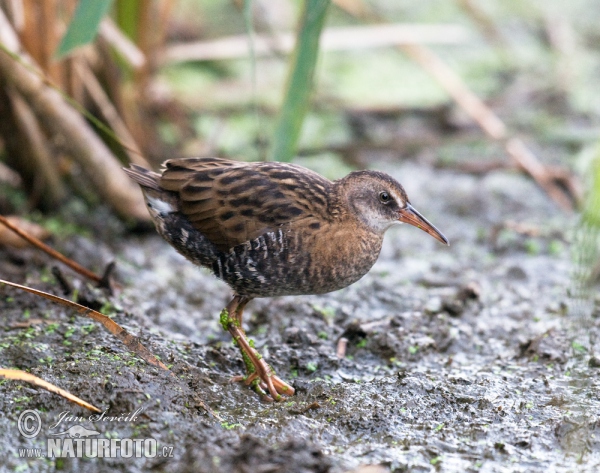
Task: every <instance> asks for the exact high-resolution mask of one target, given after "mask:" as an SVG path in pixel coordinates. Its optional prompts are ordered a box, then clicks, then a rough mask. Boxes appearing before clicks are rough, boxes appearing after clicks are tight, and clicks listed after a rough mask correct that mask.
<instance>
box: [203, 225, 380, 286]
mask: <svg viewBox="0 0 600 473" xmlns="http://www.w3.org/2000/svg"><path fill="white" fill-rule="evenodd" d="M381 243H382V238H381V237H380V236H379V235H375V234H372V233H370V232H359V231H355V230H354V229H347V228H343V227H340V228H337V227H335V226H333V225H322V226H321V227H320V228H319V231H314V229H313V231H303V230H302V229H300V230H298V229H296V228H293V227H291V226H290V227H287V228H286V227H285V226H283V227H280V228H279V229H278V230H277V231H273V232H268V233H265V234H264V235H261V236H259V237H258V238H256V239H254V240H251V241H248V242H245V243H243V244H241V245H237V246H236V247H234V248H232V249H231V250H230V251H229V252H227V253H224V254H223V255H222V256H221V257H220V258H218V259H217V260H216V261H215V263H214V264H213V271H214V273H215V275H216V276H217V277H219V278H221V279H223V280H225V281H226V282H227V283H228V284H229V285H230V286H231V287H232V288H233V289H234V290H235V291H236V292H238V293H239V294H243V295H248V296H253V297H270V296H281V295H301V294H323V293H326V292H331V291H335V290H337V289H341V288H344V287H346V286H348V285H350V284H352V283H353V282H355V281H357V280H358V279H360V278H361V277H362V276H363V275H364V274H366V273H367V272H368V271H369V269H371V267H372V266H373V264H374V263H375V261H376V260H377V257H378V255H379V252H380V250H381Z"/></svg>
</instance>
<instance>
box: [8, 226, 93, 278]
mask: <svg viewBox="0 0 600 473" xmlns="http://www.w3.org/2000/svg"><path fill="white" fill-rule="evenodd" d="M0 223H1V224H3V225H5V226H6V227H7V228H9V229H10V230H12V231H13V232H15V233H16V234H17V235H19V236H20V237H21V238H23V239H24V240H26V241H28V242H29V243H31V244H32V245H33V246H35V247H36V248H39V249H40V250H42V251H43V252H45V253H47V254H48V255H50V256H51V257H52V258H54V259H56V260H58V261H60V262H61V263H63V264H65V265H67V266H68V267H69V268H71V269H72V270H73V271H75V272H76V273H79V274H81V275H82V276H84V277H86V278H88V279H91V280H92V281H95V282H97V283H99V282H100V281H101V280H102V276H98V275H97V274H95V273H92V272H91V271H90V270H89V269H86V268H84V267H83V266H81V265H80V264H78V263H76V262H75V261H73V260H72V259H69V258H67V257H66V256H65V255H63V254H61V253H59V252H58V251H56V250H55V249H53V248H51V247H49V246H48V245H46V244H45V243H44V242H43V241H41V240H39V239H38V238H36V237H34V236H32V235H30V234H29V233H27V232H25V231H23V230H22V229H20V228H19V227H17V226H16V225H13V224H12V223H11V222H10V220H8V219H7V218H6V217H5V216H4V215H0Z"/></svg>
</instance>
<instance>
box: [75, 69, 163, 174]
mask: <svg viewBox="0 0 600 473" xmlns="http://www.w3.org/2000/svg"><path fill="white" fill-rule="evenodd" d="M75 70H76V71H77V73H78V74H79V77H80V78H81V82H82V83H83V84H84V87H85V88H86V90H87V91H88V93H89V94H90V97H91V98H92V100H93V101H94V102H95V103H96V105H97V106H98V108H99V109H100V112H101V113H102V115H103V116H104V118H105V119H106V121H107V122H108V123H109V124H110V126H111V128H112V129H113V131H114V132H115V134H116V135H117V138H118V141H119V144H120V145H121V146H122V147H123V149H124V150H125V152H126V153H127V156H128V157H129V161H130V162H132V163H135V164H139V165H140V166H144V167H146V168H151V167H152V166H151V165H150V164H149V163H148V161H146V160H145V159H144V157H143V155H142V150H141V149H140V147H139V146H138V144H137V143H136V142H135V139H134V138H133V136H132V135H131V133H130V132H129V129H128V128H127V125H126V124H125V122H124V121H123V119H122V118H121V117H120V115H119V112H118V111H117V109H116V108H115V106H114V104H113V103H112V102H111V101H110V98H109V97H108V95H107V94H106V92H105V91H104V89H103V88H102V85H101V84H100V82H99V81H98V79H97V78H96V76H95V75H94V72H93V71H92V69H91V68H90V66H89V65H88V64H87V63H86V62H83V61H81V62H79V63H78V64H76V65H75Z"/></svg>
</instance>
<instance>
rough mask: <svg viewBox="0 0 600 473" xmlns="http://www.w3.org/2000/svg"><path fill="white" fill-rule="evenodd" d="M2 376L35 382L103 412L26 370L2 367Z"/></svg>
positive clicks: (70, 399) (78, 403)
mask: <svg viewBox="0 0 600 473" xmlns="http://www.w3.org/2000/svg"><path fill="white" fill-rule="evenodd" d="M0 376H1V377H2V378H4V379H12V380H14V381H25V382H27V383H30V384H33V385H34V386H38V387H40V388H43V389H45V390H46V391H49V392H51V393H54V394H58V395H59V396H62V397H64V398H65V399H67V400H69V401H71V402H74V403H75V404H77V405H79V406H81V407H85V408H86V409H89V410H90V411H94V412H102V411H101V410H100V409H98V408H97V407H96V406H93V405H91V404H90V403H88V402H85V401H84V400H83V399H81V398H78V397H77V396H75V395H73V394H71V393H70V392H68V391H65V390H64V389H61V388H59V387H58V386H55V385H54V384H52V383H49V382H48V381H44V380H43V379H41V378H38V377H37V376H34V375H32V374H29V373H26V372H25V371H21V370H9V369H4V368H2V369H0Z"/></svg>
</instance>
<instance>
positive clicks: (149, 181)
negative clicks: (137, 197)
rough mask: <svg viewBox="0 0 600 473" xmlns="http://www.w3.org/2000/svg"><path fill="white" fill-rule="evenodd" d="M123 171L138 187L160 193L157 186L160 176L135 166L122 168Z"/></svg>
mask: <svg viewBox="0 0 600 473" xmlns="http://www.w3.org/2000/svg"><path fill="white" fill-rule="evenodd" d="M123 171H125V172H126V173H127V175H128V176H129V177H130V178H131V179H133V180H134V181H135V182H137V183H138V184H139V185H140V186H142V187H144V188H146V189H153V190H155V191H159V192H160V191H161V188H160V185H159V182H160V174H158V173H156V172H153V171H150V170H148V169H146V168H144V167H142V166H138V165H137V164H130V167H128V168H123Z"/></svg>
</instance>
